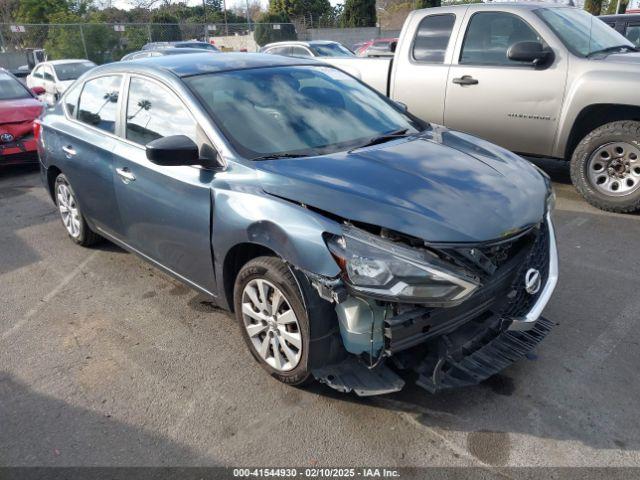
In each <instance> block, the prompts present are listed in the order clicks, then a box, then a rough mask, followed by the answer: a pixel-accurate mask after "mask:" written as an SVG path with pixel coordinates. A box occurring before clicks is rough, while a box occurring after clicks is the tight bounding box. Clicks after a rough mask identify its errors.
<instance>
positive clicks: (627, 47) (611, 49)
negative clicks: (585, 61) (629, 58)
mask: <svg viewBox="0 0 640 480" xmlns="http://www.w3.org/2000/svg"><path fill="white" fill-rule="evenodd" d="M622 49H625V50H628V51H630V52H637V51H638V49H637V48H636V47H632V46H631V45H615V46H613V47H607V48H602V49H600V50H594V51H593V52H589V54H588V55H587V58H591V57H592V56H594V55H598V54H599V53H613V52H615V51H617V50H622Z"/></svg>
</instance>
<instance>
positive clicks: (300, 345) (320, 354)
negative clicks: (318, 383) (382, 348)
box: [233, 257, 342, 385]
mask: <svg viewBox="0 0 640 480" xmlns="http://www.w3.org/2000/svg"><path fill="white" fill-rule="evenodd" d="M233 303H234V311H235V315H236V319H237V321H238V323H239V324H240V328H241V331H242V335H243V337H244V339H245V342H246V344H247V346H248V348H249V351H250V352H251V354H252V355H253V357H254V358H255V360H256V361H257V362H258V363H259V364H260V365H261V366H262V367H263V368H264V369H265V370H266V371H267V372H269V374H270V375H271V376H272V377H274V378H276V379H277V380H279V381H281V382H283V383H286V384H289V385H302V384H305V383H307V382H308V381H309V380H310V379H311V370H312V369H313V368H317V367H320V366H323V365H325V364H328V363H330V362H331V361H334V360H336V359H337V358H339V357H340V356H341V355H342V352H341V348H342V346H341V343H340V342H339V341H338V339H339V333H337V319H336V315H335V311H334V310H333V308H332V305H331V304H330V303H329V302H327V301H324V300H322V299H321V298H320V297H319V296H318V295H317V292H316V291H315V290H314V289H313V288H312V287H311V285H309V283H308V281H307V280H306V277H303V276H301V277H297V276H294V273H293V272H292V271H291V269H290V268H289V266H288V265H287V264H286V263H285V262H284V261H282V260H281V259H280V258H278V257H258V258H255V259H253V260H251V261H250V262H248V263H247V264H246V265H245V266H244V267H242V269H241V270H240V272H239V273H238V276H237V278H236V281H235V286H234V302H233Z"/></svg>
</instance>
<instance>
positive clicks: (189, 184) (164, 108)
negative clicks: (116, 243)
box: [114, 75, 215, 294]
mask: <svg viewBox="0 0 640 480" xmlns="http://www.w3.org/2000/svg"><path fill="white" fill-rule="evenodd" d="M127 90H128V97H127V100H126V103H125V104H124V105H123V109H124V112H123V113H124V115H123V116H121V118H123V121H122V123H123V125H122V128H121V129H120V132H119V133H120V140H119V141H118V142H117V145H116V148H115V151H114V153H115V156H114V158H115V165H114V167H115V169H114V183H115V190H116V198H117V204H118V209H119V211H120V218H121V219H122V229H121V231H120V232H119V234H120V236H121V237H122V238H123V239H124V241H125V242H126V243H127V244H128V245H129V246H130V247H132V248H134V249H135V250H137V251H138V252H139V253H141V254H143V255H144V256H146V257H147V258H149V259H151V260H152V261H155V262H156V263H158V264H159V265H161V266H163V267H165V268H166V269H168V270H170V271H171V272H173V273H174V274H176V275H177V276H179V277H181V278H183V279H184V280H187V281H188V282H190V283H191V284H192V285H194V286H196V287H198V288H200V289H201V290H204V291H206V292H208V293H211V294H212V293H213V292H214V291H215V279H214V273H213V259H212V255H211V231H210V223H211V182H212V181H213V175H214V172H213V171H212V170H207V169H203V168H200V167H195V166H174V167H167V166H160V165H155V164H153V163H151V162H150V161H149V160H147V157H146V150H145V145H146V144H147V143H149V142H150V141H152V140H155V139H158V138H161V137H166V136H170V135H186V136H187V137H189V138H191V139H192V140H193V141H195V142H196V143H197V144H198V145H199V146H200V147H201V149H202V148H203V147H204V146H205V145H207V146H210V145H211V144H210V143H209V141H208V140H207V139H206V137H205V135H204V133H203V132H202V130H201V129H200V128H199V126H198V124H197V122H196V121H195V119H194V118H193V116H192V115H191V113H190V112H189V110H188V109H187V107H186V106H185V104H184V103H183V102H182V101H181V99H180V98H179V97H178V95H177V94H176V93H174V92H173V91H172V90H171V89H170V88H169V87H167V86H166V85H164V84H162V83H159V82H157V81H155V80H151V79H149V78H146V77H142V76H135V75H132V76H131V77H130V79H129V81H128V86H127Z"/></svg>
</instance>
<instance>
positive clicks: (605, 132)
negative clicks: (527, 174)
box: [571, 121, 640, 213]
mask: <svg viewBox="0 0 640 480" xmlns="http://www.w3.org/2000/svg"><path fill="white" fill-rule="evenodd" d="M571 181H572V182H573V184H574V185H575V187H576V189H577V190H578V192H580V194H581V195H582V196H583V197H584V198H585V199H586V200H587V202H589V203H590V204H591V205H593V206H594V207H596V208H599V209H601V210H606V211H609V212H617V213H629V212H634V211H637V210H639V209H640V122H634V121H618V122H611V123H607V124H605V125H602V126H601V127H598V128H596V129H595V130H593V131H592V132H591V133H589V134H588V135H587V136H586V137H584V138H583V139H582V141H581V142H580V143H579V144H578V146H577V147H576V149H575V150H574V152H573V155H572V157H571Z"/></svg>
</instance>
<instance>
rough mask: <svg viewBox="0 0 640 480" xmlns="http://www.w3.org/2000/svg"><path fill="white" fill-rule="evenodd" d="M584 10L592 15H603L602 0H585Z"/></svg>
mask: <svg viewBox="0 0 640 480" xmlns="http://www.w3.org/2000/svg"><path fill="white" fill-rule="evenodd" d="M584 9H585V10H586V11H587V12H589V13H590V14H592V15H600V13H602V0H585V2H584Z"/></svg>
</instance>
